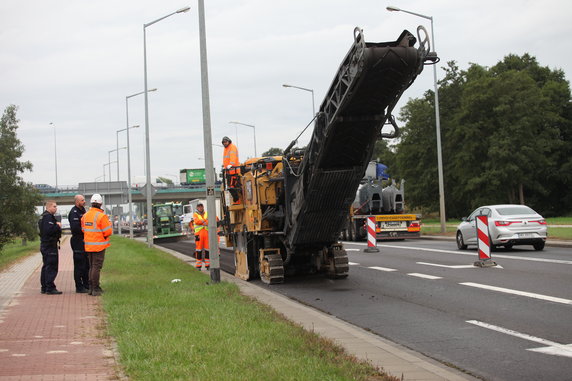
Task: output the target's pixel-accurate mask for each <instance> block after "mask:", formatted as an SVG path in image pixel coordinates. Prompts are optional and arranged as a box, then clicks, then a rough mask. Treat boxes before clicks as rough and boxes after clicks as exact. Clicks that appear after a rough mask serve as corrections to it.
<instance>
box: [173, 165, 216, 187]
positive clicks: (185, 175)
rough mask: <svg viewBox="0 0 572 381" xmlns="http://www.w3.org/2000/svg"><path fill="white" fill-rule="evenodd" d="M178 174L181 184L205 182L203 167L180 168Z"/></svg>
mask: <svg viewBox="0 0 572 381" xmlns="http://www.w3.org/2000/svg"><path fill="white" fill-rule="evenodd" d="M179 176H180V177H179V180H180V182H181V185H204V184H205V183H206V177H205V176H206V174H205V169H204V168H194V169H181V170H180V171H179ZM215 179H216V171H215Z"/></svg>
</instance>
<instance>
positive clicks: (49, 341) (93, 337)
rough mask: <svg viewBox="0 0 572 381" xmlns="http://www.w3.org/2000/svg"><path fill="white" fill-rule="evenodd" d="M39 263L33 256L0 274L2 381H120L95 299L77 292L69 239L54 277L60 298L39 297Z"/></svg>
mask: <svg viewBox="0 0 572 381" xmlns="http://www.w3.org/2000/svg"><path fill="white" fill-rule="evenodd" d="M41 262H42V259H41V255H40V254H39V253H37V254H35V255H33V256H31V257H29V258H27V259H26V260H25V261H23V262H20V263H18V264H17V265H15V266H13V267H12V268H10V269H8V270H6V271H3V272H0V381H16V380H22V381H23V380H26V381H28V380H29V381H40V380H41V381H44V380H45V381H48V380H49V381H59V380H66V381H69V380H86V381H88V380H98V381H99V380H118V379H120V373H119V372H118V370H117V369H118V368H117V366H116V363H115V359H114V356H113V351H112V345H111V343H110V342H108V341H107V340H106V339H104V338H103V337H102V332H103V329H104V324H105V323H104V318H103V316H104V315H103V313H102V311H101V305H100V301H99V298H98V297H93V296H90V295H88V294H77V293H76V292H75V284H74V281H73V260H72V251H71V248H70V245H69V241H68V240H65V241H64V242H63V243H62V247H61V250H60V261H59V273H58V277H57V278H56V285H57V287H58V289H59V290H60V291H63V294H62V295H43V294H40V268H41Z"/></svg>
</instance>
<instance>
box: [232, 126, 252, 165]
mask: <svg viewBox="0 0 572 381" xmlns="http://www.w3.org/2000/svg"><path fill="white" fill-rule="evenodd" d="M229 123H231V124H240V125H241V126H246V127H251V128H252V129H253V130H254V157H257V156H258V154H257V153H256V127H255V126H254V125H252V124H246V123H241V122H229ZM237 136H238V134H237ZM236 144H238V141H237V143H236Z"/></svg>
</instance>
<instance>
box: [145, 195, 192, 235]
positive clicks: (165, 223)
mask: <svg viewBox="0 0 572 381" xmlns="http://www.w3.org/2000/svg"><path fill="white" fill-rule="evenodd" d="M179 206H180V203H174V202H166V203H162V204H153V239H155V240H158V241H160V240H165V241H167V240H168V241H177V240H180V239H183V238H186V233H185V232H183V229H182V225H181V219H180V217H179V216H178V215H177V214H176V209H177V208H178V207H179Z"/></svg>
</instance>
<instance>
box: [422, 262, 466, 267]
mask: <svg viewBox="0 0 572 381" xmlns="http://www.w3.org/2000/svg"><path fill="white" fill-rule="evenodd" d="M417 264H418V265H426V266H435V267H446V268H448V269H474V268H475V265H441V264H439V263H428V262H417Z"/></svg>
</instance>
